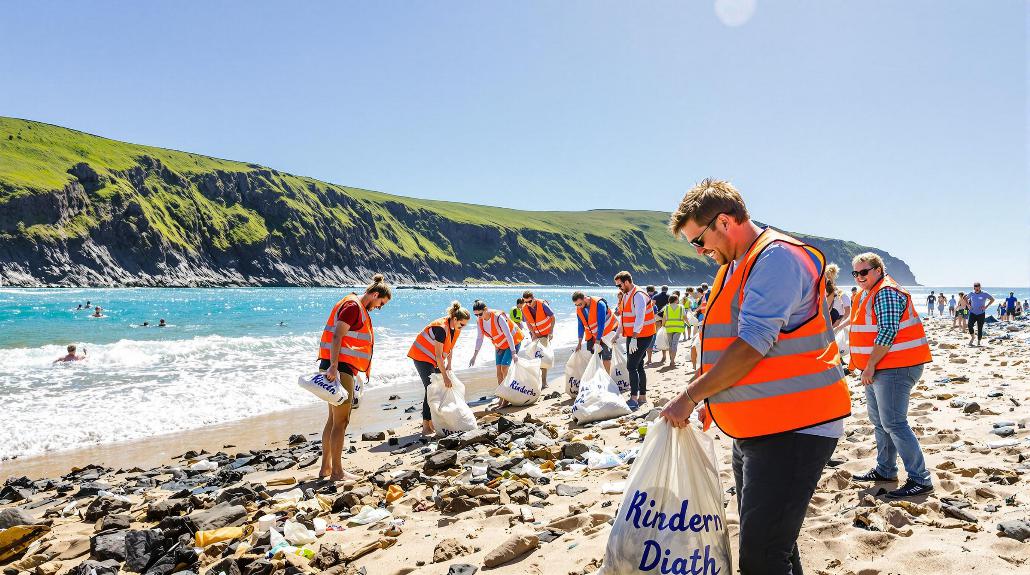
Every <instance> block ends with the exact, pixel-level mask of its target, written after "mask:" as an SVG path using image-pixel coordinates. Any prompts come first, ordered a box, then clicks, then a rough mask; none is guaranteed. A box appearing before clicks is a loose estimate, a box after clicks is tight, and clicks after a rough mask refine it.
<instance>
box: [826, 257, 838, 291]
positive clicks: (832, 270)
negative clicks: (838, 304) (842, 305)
mask: <svg viewBox="0 0 1030 575" xmlns="http://www.w3.org/2000/svg"><path fill="white" fill-rule="evenodd" d="M838 276H840V266H839V265H837V264H830V265H828V266H826V293H827V294H838V293H840V290H839V289H837V277H838Z"/></svg>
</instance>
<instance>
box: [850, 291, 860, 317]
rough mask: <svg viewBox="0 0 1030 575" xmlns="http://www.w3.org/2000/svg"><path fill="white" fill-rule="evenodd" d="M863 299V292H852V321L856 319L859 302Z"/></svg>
mask: <svg viewBox="0 0 1030 575" xmlns="http://www.w3.org/2000/svg"><path fill="white" fill-rule="evenodd" d="M861 300H862V292H860V291H857V292H855V293H853V294H851V314H850V315H851V317H850V319H851V320H852V321H854V319H855V311H856V310H857V309H858V302H860V301H861Z"/></svg>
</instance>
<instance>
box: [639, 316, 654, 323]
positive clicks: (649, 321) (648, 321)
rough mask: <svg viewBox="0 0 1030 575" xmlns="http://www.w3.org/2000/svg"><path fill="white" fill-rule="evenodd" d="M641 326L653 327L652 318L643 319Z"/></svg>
mask: <svg viewBox="0 0 1030 575" xmlns="http://www.w3.org/2000/svg"><path fill="white" fill-rule="evenodd" d="M642 325H654V318H653V317H652V318H651V319H645V320H644V323H643V324H642Z"/></svg>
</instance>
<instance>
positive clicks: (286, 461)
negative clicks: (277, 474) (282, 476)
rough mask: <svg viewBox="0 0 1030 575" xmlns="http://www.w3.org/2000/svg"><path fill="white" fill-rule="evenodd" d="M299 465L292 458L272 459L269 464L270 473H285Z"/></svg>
mask: <svg viewBox="0 0 1030 575" xmlns="http://www.w3.org/2000/svg"><path fill="white" fill-rule="evenodd" d="M294 465H297V460H295V459H293V458H292V457H283V458H280V459H272V460H269V462H268V470H269V471H284V470H286V469H289V468H291V467H293V466H294Z"/></svg>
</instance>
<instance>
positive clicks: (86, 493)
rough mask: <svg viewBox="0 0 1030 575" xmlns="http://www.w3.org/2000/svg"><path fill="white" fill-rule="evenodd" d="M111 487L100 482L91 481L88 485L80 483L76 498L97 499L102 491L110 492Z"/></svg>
mask: <svg viewBox="0 0 1030 575" xmlns="http://www.w3.org/2000/svg"><path fill="white" fill-rule="evenodd" d="M110 490H111V486H110V485H108V484H106V483H100V482H99V481H89V482H87V483H80V484H79V490H78V491H77V492H76V493H75V497H96V496H97V495H99V494H100V492H101V491H110Z"/></svg>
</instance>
